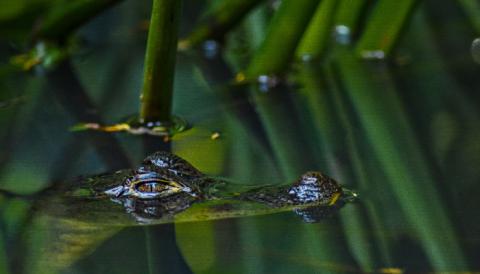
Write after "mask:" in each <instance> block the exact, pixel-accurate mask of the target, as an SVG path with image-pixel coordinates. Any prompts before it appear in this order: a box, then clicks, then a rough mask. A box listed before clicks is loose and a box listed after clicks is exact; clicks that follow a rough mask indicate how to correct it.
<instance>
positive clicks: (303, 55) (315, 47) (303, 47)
mask: <svg viewBox="0 0 480 274" xmlns="http://www.w3.org/2000/svg"><path fill="white" fill-rule="evenodd" d="M356 1H358V0H356ZM337 3H338V0H324V1H321V2H320V4H319V5H318V6H317V10H316V11H315V14H314V15H313V17H312V20H311V21H310V23H309V25H308V28H307V30H306V31H305V33H304V35H303V37H302V39H301V40H300V44H299V45H298V48H297V50H296V55H297V58H298V59H304V60H309V59H312V58H313V59H318V58H321V57H323V56H324V54H325V53H326V51H327V47H328V45H329V43H330V41H331V37H332V26H333V17H334V14H335V12H334V11H335V9H336V7H337Z"/></svg>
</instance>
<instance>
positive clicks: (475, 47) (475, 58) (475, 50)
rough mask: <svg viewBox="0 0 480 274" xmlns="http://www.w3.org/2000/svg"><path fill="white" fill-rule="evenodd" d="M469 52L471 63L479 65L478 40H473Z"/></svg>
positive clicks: (479, 39)
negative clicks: (471, 58)
mask: <svg viewBox="0 0 480 274" xmlns="http://www.w3.org/2000/svg"><path fill="white" fill-rule="evenodd" d="M471 52H472V57H473V61H475V63H477V64H480V38H476V39H475V40H473V42H472V47H471Z"/></svg>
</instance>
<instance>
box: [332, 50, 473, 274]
mask: <svg viewBox="0 0 480 274" xmlns="http://www.w3.org/2000/svg"><path fill="white" fill-rule="evenodd" d="M341 53H342V54H340V55H339V56H338V57H339V61H338V64H337V65H338V75H339V78H340V79H341V80H342V84H343V85H344V87H345V91H346V92H347V94H348V97H349V102H350V103H351V104H352V105H353V108H354V110H355V111H356V113H357V114H358V115H359V119H360V121H361V123H362V126H363V129H364V131H365V133H366V136H367V138H368V139H369V142H370V143H371V144H372V146H373V149H374V152H375V153H376V155H377V157H378V158H379V160H380V163H381V165H382V168H383V169H384V170H385V173H386V174H387V176H388V180H387V183H390V186H391V188H392V190H393V191H394V193H395V194H396V197H397V199H398V201H399V202H400V204H401V206H402V209H403V211H404V213H405V214H406V217H407V220H408V221H409V223H410V224H411V225H412V228H413V229H414V230H415V232H416V233H418V236H419V240H420V241H421V243H422V245H423V248H424V250H425V252H426V254H427V255H428V256H429V258H430V260H431V263H432V265H434V267H435V269H437V270H441V271H445V270H458V269H466V264H465V260H464V257H463V254H462V250H461V248H460V246H459V242H458V240H457V236H456V234H455V229H454V226H453V224H452V223H451V222H450V220H449V218H448V214H447V211H446V208H444V206H443V204H442V201H441V199H440V196H439V194H438V192H437V190H436V189H435V180H434V179H433V177H432V174H431V171H430V169H429V167H428V165H427V164H426V159H425V157H424V155H422V152H421V150H420V148H419V146H418V143H417V141H416V139H415V134H414V132H413V131H412V129H411V128H410V125H409V123H408V120H407V117H406V116H405V114H404V107H403V106H402V104H401V103H400V100H399V98H398V97H397V94H396V91H395V89H394V87H393V86H392V85H391V84H389V83H391V79H390V77H389V75H388V74H387V72H386V71H385V68H379V69H378V68H377V69H375V70H374V69H373V68H372V67H371V66H362V64H361V63H360V62H359V61H358V60H357V59H355V57H354V56H353V55H351V54H349V53H348V52H341ZM377 93H378V94H377Z"/></svg>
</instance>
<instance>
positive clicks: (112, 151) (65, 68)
mask: <svg viewBox="0 0 480 274" xmlns="http://www.w3.org/2000/svg"><path fill="white" fill-rule="evenodd" d="M48 79H49V80H50V81H49V83H50V84H51V85H52V87H53V89H54V92H55V95H56V97H57V99H58V100H59V101H60V102H61V103H62V104H63V105H65V106H66V109H67V111H69V112H71V113H72V114H73V115H74V117H75V118H76V119H77V120H79V121H98V122H101V121H100V117H99V116H98V115H97V114H96V112H95V109H96V107H95V106H94V105H93V103H92V102H91V100H90V98H89V97H88V95H87V94H86V92H85V90H84V89H83V87H82V84H81V83H80V81H79V79H78V78H77V76H76V75H75V72H74V71H73V67H72V65H71V64H70V62H69V61H66V62H64V63H62V64H61V65H59V66H58V67H57V68H56V69H55V70H54V71H52V72H51V73H49V74H48ZM86 136H87V138H88V140H89V141H90V142H91V143H92V145H93V146H94V147H95V149H96V150H97V152H98V154H99V156H100V157H101V158H102V160H103V161H104V162H105V163H106V164H107V166H108V167H109V168H111V169H112V170H115V169H121V168H125V167H128V166H130V164H129V163H130V161H129V159H128V157H127V156H126V155H125V153H123V149H122V148H121V146H120V144H119V143H118V141H117V140H116V139H115V137H114V136H113V135H110V134H105V133H101V132H88V133H87V134H86Z"/></svg>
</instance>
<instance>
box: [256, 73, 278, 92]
mask: <svg viewBox="0 0 480 274" xmlns="http://www.w3.org/2000/svg"><path fill="white" fill-rule="evenodd" d="M257 82H258V88H259V90H260V91H262V92H267V91H269V90H270V89H271V88H273V87H275V86H276V85H277V84H278V80H277V78H276V77H274V76H268V75H260V76H258V78H257Z"/></svg>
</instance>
